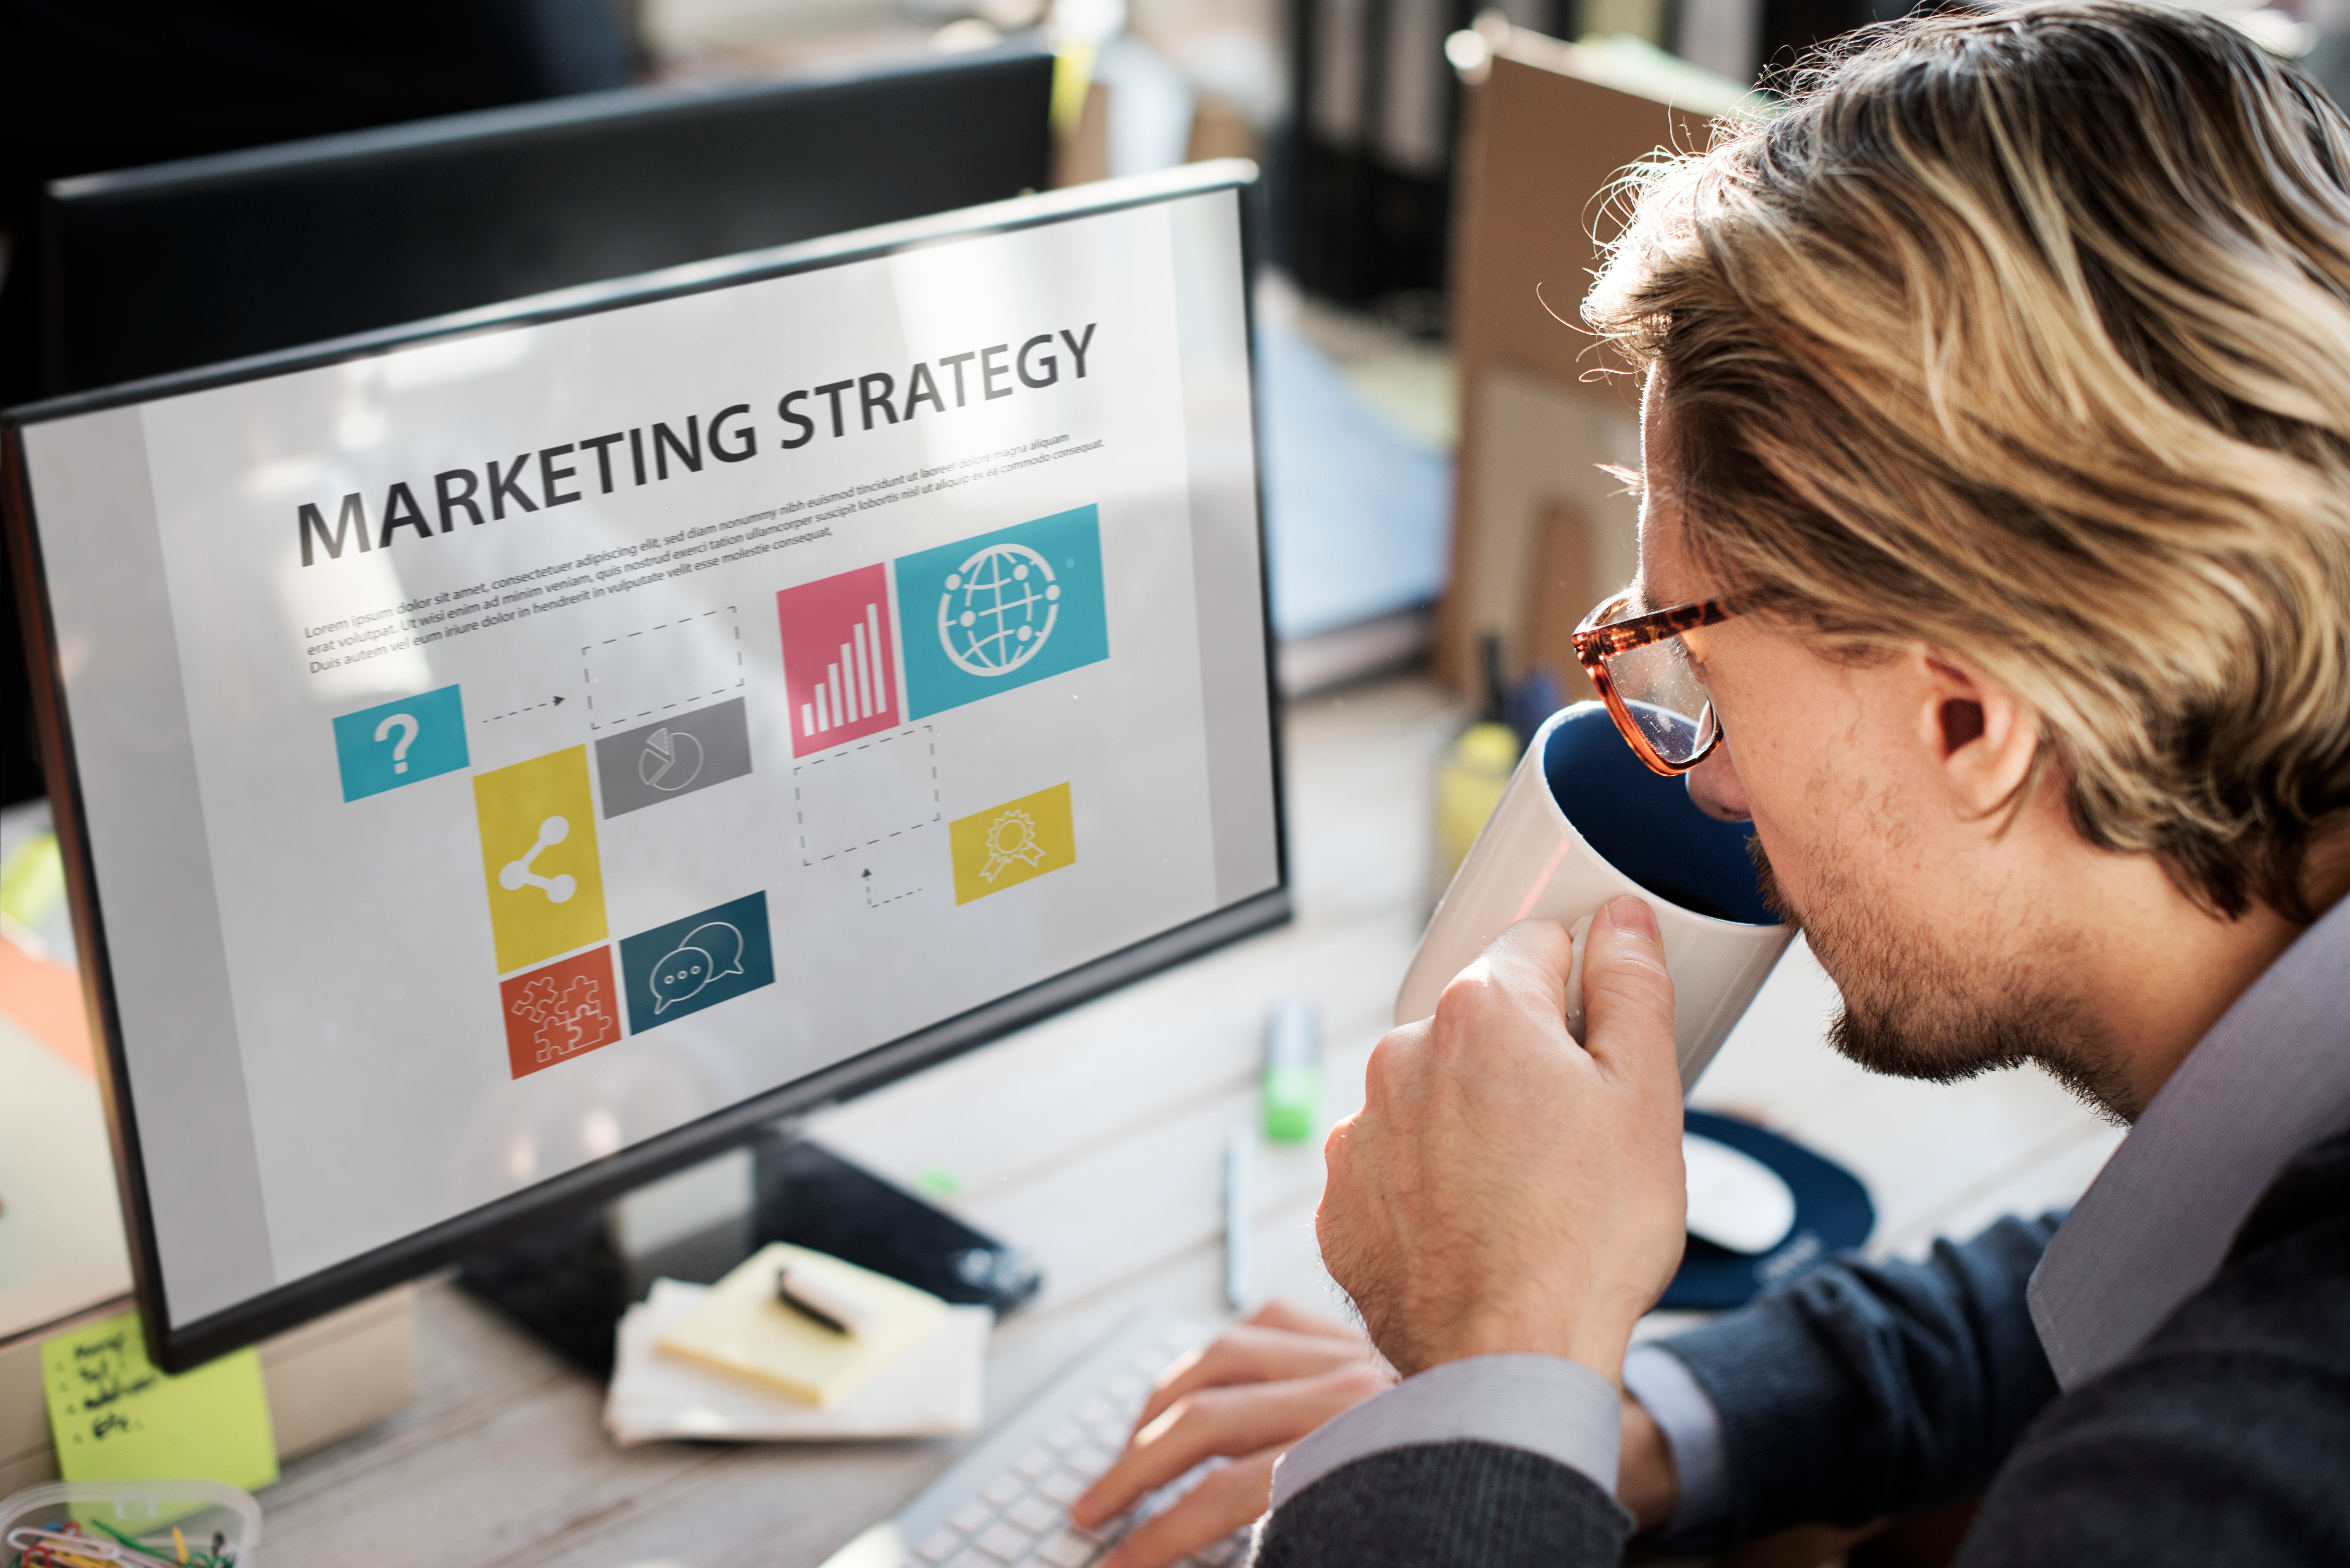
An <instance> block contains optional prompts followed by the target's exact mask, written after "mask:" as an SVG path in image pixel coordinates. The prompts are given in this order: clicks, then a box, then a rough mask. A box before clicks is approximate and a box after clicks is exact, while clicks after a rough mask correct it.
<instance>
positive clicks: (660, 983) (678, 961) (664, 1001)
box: [653, 947, 716, 1018]
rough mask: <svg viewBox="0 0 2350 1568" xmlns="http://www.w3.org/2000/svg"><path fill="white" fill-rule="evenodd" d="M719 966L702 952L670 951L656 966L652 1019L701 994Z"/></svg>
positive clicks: (682, 949)
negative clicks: (713, 971)
mask: <svg viewBox="0 0 2350 1568" xmlns="http://www.w3.org/2000/svg"><path fill="white" fill-rule="evenodd" d="M715 967H716V966H715V965H714V964H713V963H712V961H711V957H710V955H709V954H708V953H707V952H705V951H703V950H702V949H700V948H690V947H677V948H671V950H669V951H668V952H666V953H664V954H662V955H661V960H660V962H659V963H657V964H655V965H653V1016H654V1017H656V1018H658V1017H660V1015H661V1014H662V1013H664V1012H668V1011H669V1010H670V1008H671V1006H672V1005H674V1004H675V1003H677V1002H683V1001H684V1000H685V999H686V998H688V997H690V996H692V995H694V994H696V993H697V992H700V991H701V990H702V987H703V986H705V985H708V984H709V983H710V981H711V971H712V969H714V968H715Z"/></svg>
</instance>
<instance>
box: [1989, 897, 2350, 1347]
mask: <svg viewBox="0 0 2350 1568" xmlns="http://www.w3.org/2000/svg"><path fill="white" fill-rule="evenodd" d="M2345 1126H2350V899H2345V900H2343V901H2342V902H2341V903H2339V904H2336V905H2335V906H2334V908H2333V909H2331V910H2329V911H2327V913H2326V914H2325V916H2324V919H2320V920H2319V921H2318V922H2317V923H2316V924H2315V925H2314V926H2312V927H2310V928H2309V929H2307V930H2306V931H2303V933H2302V934H2301V937H2300V940H2297V941H2295V942H2294V943H2293V946H2291V947H2290V948H2287V949H2286V950H2284V952H2283V954H2282V956H2280V957H2279V958H2278V959H2277V961H2275V962H2274V963H2272V964H2271V965H2270V966H2269V967H2268V969H2267V970H2266V971H2264V972H2263V973H2262V975H2261V977H2260V978H2259V979H2258V980H2256V981H2253V982H2252V984H2251V986H2250V987H2249V988H2248V989H2247V990H2246V991H2245V992H2244V993H2243V994H2242V995H2241V996H2240V997H2238V998H2237V999H2236V1001H2235V1003H2234V1005H2232V1006H2230V1008H2229V1009H2228V1011H2227V1012H2225V1013H2223V1014H2221V1015H2220V1021H2219V1023H2215V1024H2213V1025H2212V1026H2211V1030H2210V1033H2208V1034H2206V1035H2204V1036H2203V1038H2202V1039H2201V1040H2200V1041H2199V1042H2197V1044H2196V1046H2195V1049H2194V1050H2193V1051H2191V1052H2189V1054H2188V1056H2187V1059H2186V1060H2185V1061H2184V1062H2182V1063H2180V1064H2179V1065H2178V1070H2177V1071H2176V1072H2174V1073H2173V1074H2172V1075H2170V1079H2169V1081H2168V1083H2166V1084H2164V1085H2163V1086H2162V1088H2161V1089H2160V1090H2159V1091H2158V1093H2157V1094H2156V1095H2155V1096H2154V1101H2153V1103H2152V1104H2150V1105H2148V1106H2147V1108H2146V1111H2145V1113H2144V1114H2143V1115H2141V1116H2139V1117H2138V1119H2137V1126H2136V1127H2132V1128H2131V1129H2130V1134H2129V1136H2128V1137H2126V1138H2124V1139H2123V1140H2122V1143H2121V1147H2118V1148H2117V1149H2116V1150H2115V1151H2114V1155H2113V1158H2111V1159H2109V1160H2107V1161H2106V1168H2105V1169H2104V1170H2103V1171H2102V1172H2100V1173H2099V1174H2098V1177H2097V1179H2096V1180H2095V1182H2093V1183H2092V1184H2091V1185H2090V1188H2089V1190H2088V1191H2087V1192H2086V1193H2085V1194H2083V1195H2082V1198H2081V1201H2080V1202H2079V1203H2077V1204H2075V1205H2074V1209H2073V1211H2072V1213H2071V1214H2070V1215H2068V1216H2067V1217H2066V1219H2065V1220H2064V1225H2063V1227H2062V1228H2061V1229H2060V1230H2058V1231H2057V1232H2056V1236H2055V1239H2054V1241H2050V1242H2049V1244H2048V1251H2047V1252H2046V1254H2045V1255H2044V1256H2043V1257H2042V1259H2041V1262H2040V1267H2039V1268H2038V1269H2037V1270H2036V1271H2035V1272H2033V1276H2032V1288H2031V1303H2032V1320H2033V1324H2034V1325H2035V1326H2036V1327H2037V1328H2038V1329H2039V1331H2040V1343H2041V1345H2043V1347H2044V1348H2045V1349H2046V1350H2047V1352H2048V1361H2049V1365H2050V1366H2052V1367H2054V1370H2055V1373H2056V1381H2057V1382H2058V1383H2059V1384H2060V1385H2061V1386H2064V1388H2065V1389H2067V1390H2070V1389H2072V1388H2074V1387H2077V1386H2080V1385H2081V1384H2083V1383H2085V1382H2086V1381H2088V1380H2089V1379H2090V1378H2092V1377H2095V1376H2097V1375H2098V1374H2099V1373H2101V1372H2103V1371H2105V1370H2106V1368H2108V1367H2110V1366H2113V1365H2114V1364H2115V1363H2116V1362H2117V1361H2119V1360H2121V1359H2122V1357H2124V1356H2125V1355H2128V1354H2129V1353H2130V1352H2131V1351H2132V1350H2135V1349H2136V1348H2137V1346H2138V1345H2140V1344H2141V1343H2143V1342H2144V1341H2145V1339H2146V1337H2147V1335H2148V1334H2152V1333H2153V1332H2154V1330H2155V1329H2156V1328H2157V1327H2158V1325H2159V1324H2161V1322H2162V1320H2163V1319H2164V1318H2166V1317H2168V1315H2169V1314H2170V1312H2171V1310H2172V1309H2173V1308H2175V1307H2176V1306H2178V1303H2181V1302H2182V1301H2185V1300H2186V1299H2187V1298H2188V1297H2189V1296H2190V1295H2192V1294H2194V1293H2196V1292H2197V1291H2199V1290H2200V1289H2201V1288H2202V1287H2203V1286H2204V1285H2205V1284H2207V1283H2209V1282H2210V1280H2211V1278H2212V1276H2213V1275H2215V1274H2217V1273H2218V1272H2220V1263H2221V1262H2224V1261H2225V1259H2226V1258H2227V1255H2228V1249H2229V1247H2230V1245H2231V1244H2232V1243H2233V1242H2234V1241H2235V1238H2236V1232H2237V1231H2239V1230H2241V1229H2242V1227H2243V1223H2244V1220H2246V1219H2247V1218H2248V1217H2249V1216H2250V1215H2251V1211H2252V1209H2253V1207H2254V1205H2256V1204H2257V1203H2258V1202H2259V1201H2260V1199H2261V1195H2262V1193H2264V1192H2265V1191H2267V1190H2268V1188H2269V1186H2270V1184H2271V1183H2272V1182H2273V1181H2274V1180H2275V1179H2277V1176H2278V1175H2279V1173H2280V1172H2282V1170H2283V1169H2284V1168H2285V1166H2286V1165H2287V1164H2288V1163H2290V1162H2291V1161H2292V1159H2293V1157H2294V1156H2296V1155H2298V1154H2299V1153H2300V1152H2301V1151H2302V1150H2303V1149H2305V1148H2307V1147H2309V1146H2310V1145H2312V1144H2314V1143H2316V1142H2318V1141H2319V1140H2321V1139H2323V1138H2324V1137H2327V1136H2328V1135H2329V1134H2332V1133H2334V1132H2337V1131H2340V1130H2341V1129H2342V1128H2343V1127H2345Z"/></svg>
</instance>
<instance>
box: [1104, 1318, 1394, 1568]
mask: <svg viewBox="0 0 2350 1568" xmlns="http://www.w3.org/2000/svg"><path fill="white" fill-rule="evenodd" d="M1394 1381H1395V1374H1394V1373H1393V1372H1391V1371H1389V1370H1388V1366H1387V1364H1386V1363H1385V1362H1383V1361H1381V1360H1380V1359H1379V1356H1378V1352H1377V1351H1375V1350H1373V1349H1372V1348H1371V1345H1370V1342H1369V1341H1368V1340H1367V1339H1365V1338H1364V1337H1363V1336H1362V1334H1360V1333H1359V1332H1358V1331H1357V1330H1356V1329H1354V1328H1352V1327H1350V1326H1349V1325H1347V1324H1341V1323H1337V1322H1335V1321H1333V1320H1332V1319H1329V1318H1326V1317H1323V1316H1320V1315H1319V1314H1315V1313H1309V1312H1305V1311H1303V1310H1301V1309H1299V1308H1297V1307H1294V1306H1290V1305H1287V1304H1286V1303H1281V1302H1273V1303H1267V1304H1266V1305H1265V1306H1264V1307H1263V1308H1262V1309H1261V1310H1259V1311H1258V1312H1257V1314H1255V1315H1254V1316H1253V1317H1251V1318H1250V1319H1249V1320H1248V1321H1247V1322H1246V1323H1243V1324H1235V1325H1233V1326H1232V1328H1230V1329H1227V1330H1226V1331H1225V1332H1224V1334H1223V1336H1222V1338H1220V1339H1218V1340H1217V1341H1216V1342H1215V1343H1214V1344H1213V1345H1209V1346H1208V1347H1207V1348H1206V1349H1204V1350H1201V1351H1197V1352H1195V1353H1193V1354H1192V1355H1187V1356H1184V1357H1181V1358H1180V1359H1179V1360H1177V1361H1176V1362H1175V1363H1174V1365H1172V1366H1170V1367H1168V1369H1167V1371H1166V1373H1165V1374H1164V1375H1163V1376H1160V1378H1159V1386H1158V1387H1157V1388H1155V1389H1154V1390H1152V1392H1151V1396H1150V1399H1149V1403H1147V1404H1145V1405H1144V1406H1143V1407H1142V1414H1141V1415H1140V1416H1139V1417H1138V1418H1137V1419H1136V1421H1135V1424H1134V1436H1133V1438H1131V1439H1130V1440H1129V1441H1128V1444H1127V1446H1126V1452H1124V1453H1123V1454H1121V1455H1119V1456H1118V1462H1117V1463H1116V1464H1114V1465H1112V1466H1111V1467H1110V1468H1109V1469H1108V1470H1107V1471H1106V1472H1104V1474H1103V1476H1102V1478H1101V1480H1097V1481H1096V1482H1095V1483H1094V1485H1093V1488H1092V1490H1089V1491H1087V1493H1086V1494H1085V1495H1084V1496H1083V1497H1080V1498H1079V1499H1077V1501H1076V1502H1075V1503H1073V1504H1072V1505H1071V1506H1070V1509H1069V1514H1070V1517H1071V1518H1072V1519H1074V1520H1075V1521H1076V1522H1077V1523H1078V1524H1079V1525H1081V1526H1086V1527H1088V1528H1090V1527H1092V1526H1095V1525H1097V1524H1099V1523H1101V1521H1104V1520H1107V1519H1111V1518H1114V1517H1115V1516H1117V1515H1118V1513H1119V1512H1120V1511H1123V1510H1125V1509H1127V1508H1128V1507H1130V1506H1131V1505H1132V1504H1133V1503H1134V1502H1135V1501H1137V1500H1138V1499H1139V1498H1142V1497H1143V1496H1145V1495H1147V1494H1148V1493H1149V1492H1150V1491H1152V1490H1155V1489H1157V1488H1159V1487H1162V1486H1165V1485H1166V1484H1167V1483H1168V1482H1169V1481H1171V1480H1175V1479H1176V1478H1177V1477H1178V1476H1180V1475H1181V1474H1183V1472H1184V1471H1186V1470H1188V1469H1191V1468H1192V1467H1193V1466H1194V1465H1197V1464H1199V1463H1200V1462H1201V1460H1203V1459H1214V1458H1222V1459H1228V1460H1230V1461H1231V1462H1230V1463H1228V1464H1225V1465H1223V1466H1222V1468H1220V1469H1215V1470H1213V1471H1211V1472H1210V1474H1209V1475H1208V1476H1207V1477H1206V1478H1205V1479H1203V1480H1201V1482H1200V1484H1199V1485H1198V1486H1196V1487H1194V1488H1192V1490H1191V1491H1190V1492H1189V1493H1187V1494H1185V1495H1184V1497H1183V1498H1182V1500H1181V1501H1179V1502H1177V1503H1175V1504H1174V1505H1173V1506H1172V1507H1170V1508H1168V1509H1167V1510H1165V1511H1163V1512H1160V1513H1159V1514H1157V1515H1155V1516H1154V1517H1152V1518H1150V1519H1149V1520H1146V1521H1143V1522H1142V1523H1141V1524H1139V1525H1138V1526H1137V1527H1136V1528H1135V1529H1134V1531H1133V1532H1131V1533H1129V1534H1128V1536H1127V1537H1126V1539H1125V1540H1123V1541H1121V1542H1118V1550H1117V1551H1115V1552H1111V1553H1110V1554H1109V1555H1108V1556H1107V1557H1105V1558H1104V1559H1102V1561H1101V1563H1100V1564H1099V1565H1098V1568H1164V1565H1165V1564H1167V1563H1172V1562H1174V1561H1175V1560H1176V1559H1178V1558H1180V1557H1181V1556H1183V1555H1184V1554H1185V1553H1186V1552H1194V1551H1197V1550H1198V1549H1200V1548H1201V1547H1202V1546H1205V1545H1208V1544H1209V1543H1210V1542H1215V1541H1220V1540H1222V1538H1223V1537H1225V1536H1227V1535H1229V1534H1231V1533H1232V1532H1233V1531H1235V1530H1240V1529H1243V1528H1245V1527H1246V1526H1248V1525H1249V1524H1251V1523H1253V1522H1254V1521H1255V1520H1256V1519H1257V1517H1258V1516H1259V1515H1260V1514H1262V1513H1263V1512H1264V1511H1265V1508H1266V1506H1267V1504H1268V1503H1269V1502H1270V1501H1271V1500H1272V1496H1273V1463H1274V1460H1275V1459H1279V1458H1281V1456H1282V1455H1283V1454H1284V1452H1286V1451H1287V1450H1288V1449H1289V1446H1290V1445H1291V1444H1292V1443H1295V1442H1296V1441H1297V1440H1298V1439H1299V1438H1303V1437H1304V1436H1305V1434H1306V1433H1308V1432H1310V1431H1312V1430H1314V1428H1316V1427H1318V1426H1320V1425H1321V1424H1322V1423H1323V1422H1325V1421H1326V1420H1328V1419H1329V1418H1330V1417H1333V1416H1336V1414H1338V1412H1339V1411H1341V1410H1344V1409H1346V1408H1347V1407H1350V1406H1353V1405H1358V1404H1360V1403H1361V1402H1362V1401H1364V1400H1365V1399H1367V1398H1369V1397H1371V1396H1372V1395H1374V1394H1377V1393H1378V1392H1379V1391H1380V1390H1381V1389H1383V1388H1385V1387H1387V1386H1388V1385H1389V1384H1391V1383H1393V1382H1394Z"/></svg>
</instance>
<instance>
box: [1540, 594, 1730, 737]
mask: <svg viewBox="0 0 2350 1568" xmlns="http://www.w3.org/2000/svg"><path fill="white" fill-rule="evenodd" d="M1638 605H1639V599H1638V595H1636V594H1634V593H1633V592H1632V591H1631V590H1629V589H1627V590H1626V591H1624V592H1623V593H1619V594H1617V595H1616V596H1615V597H1612V598H1609V599H1608V600H1607V601H1606V602H1605V603H1603V604H1601V605H1600V607H1598V608H1597V609H1595V610H1593V611H1592V612H1591V613H1590V614H1589V615H1587V616H1586V617H1584V618H1583V624H1582V625H1581V626H1580V627H1578V628H1575V657H1576V658H1578V659H1581V660H1582V661H1583V669H1584V672H1585V673H1586V674H1587V675H1589V676H1590V677H1591V683H1592V684H1593V685H1594V686H1596V687H1597V688H1599V696H1600V699H1601V700H1602V701H1605V702H1606V703H1607V711H1608V713H1609V714H1610V715H1612V716H1613V717H1614V718H1615V721H1616V728H1617V730H1619V731H1621V732H1623V735H1624V739H1625V742H1627V744H1629V745H1630V746H1631V748H1632V750H1633V752H1634V753H1637V754H1638V757H1639V759H1640V760H1641V761H1642V762H1644V763H1648V767H1649V769H1650V770H1651V771H1652V772H1655V773H1659V774H1664V775H1665V776H1667V777H1668V778H1669V777H1671V776H1672V775H1674V774H1685V773H1687V772H1689V771H1690V769H1691V768H1693V767H1695V766H1697V765H1698V763H1701V762H1703V761H1705V759H1706V758H1707V757H1708V756H1710V755H1711V754H1712V752H1713V749H1714V747H1716V746H1718V745H1720V744H1721V721H1720V720H1719V719H1717V718H1716V717H1715V716H1714V711H1713V701H1712V699H1711V698H1710V697H1708V696H1707V695H1706V691H1705V687H1704V685H1703V684H1702V683H1701V682H1700V680H1698V678H1697V672H1696V671H1695V670H1692V669H1690V657H1689V648H1688V645H1687V644H1685V643H1684V642H1683V641H1682V640H1681V638H1682V634H1683V633H1685V632H1691V631H1695V630H1696V629H1697V628H1700V627H1705V626H1714V625H1717V624H1719V623H1720V622H1722V621H1725V620H1728V619H1730V618H1732V617H1733V616H1735V615H1737V614H1738V613H1739V612H1738V611H1737V610H1736V609H1734V608H1732V607H1731V606H1730V605H1728V604H1726V603H1724V602H1723V601H1722V600H1721V599H1707V600H1705V601H1703V602H1702V603H1699V604H1686V605H1675V606H1673V607H1671V608H1669V609H1659V610H1645V611H1644V610H1641V609H1640V608H1639V607H1638Z"/></svg>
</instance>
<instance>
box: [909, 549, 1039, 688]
mask: <svg viewBox="0 0 2350 1568" xmlns="http://www.w3.org/2000/svg"><path fill="white" fill-rule="evenodd" d="M945 587H946V591H945V592H943V593H941V595H940V596H939V645H940V646H941V647H942V648H944V649H946V654H947V657H948V658H949V659H952V660H954V663H955V668H957V669H958V670H963V671H965V672H967V673H969V674H972V675H981V676H992V675H1009V674H1010V673H1011V672H1012V671H1014V670H1017V669H1019V668H1020V667H1021V666H1022V665H1024V664H1025V663H1027V662H1028V661H1029V660H1030V659H1034V658H1035V657H1036V655H1037V654H1038V653H1039V652H1041V651H1043V649H1044V647H1045V639H1047V638H1049V637H1051V636H1052V635H1053V623H1054V621H1055V619H1056V618H1058V617H1059V616H1060V613H1061V607H1060V600H1061V585H1060V584H1059V582H1057V581H1056V580H1055V578H1054V576H1053V568H1052V567H1051V566H1049V565H1047V564H1046V563H1045V557H1044V556H1040V555H1038V554H1037V553H1036V552H1035V551H1034V550H1032V549H1030V548H1028V546H1027V545H1010V544H999V545H988V546H986V547H985V548H984V549H983V550H981V551H979V552H978V553H977V554H975V555H973V556H972V557H971V558H970V559H969V560H967V561H965V562H964V563H963V564H962V566H958V567H956V568H955V569H954V570H953V571H951V572H950V573H948V574H947V580H946V585H945Z"/></svg>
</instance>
